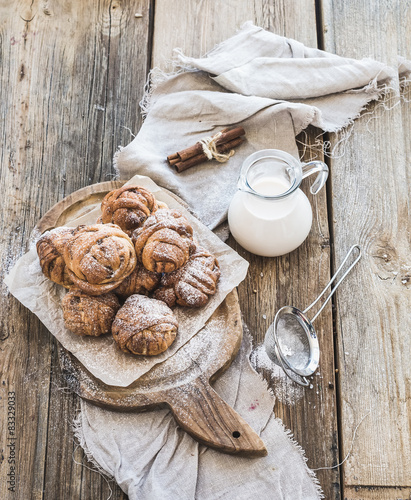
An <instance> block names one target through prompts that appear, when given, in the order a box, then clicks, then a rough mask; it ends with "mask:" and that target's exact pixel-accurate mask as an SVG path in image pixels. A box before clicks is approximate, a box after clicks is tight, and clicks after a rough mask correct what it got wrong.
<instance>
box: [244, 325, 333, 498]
mask: <svg viewBox="0 0 411 500" xmlns="http://www.w3.org/2000/svg"><path fill="white" fill-rule="evenodd" d="M243 335H244V336H245V337H246V339H247V342H248V343H249V346H250V347H249V349H248V352H247V356H246V357H247V362H248V364H249V366H250V368H251V369H252V370H253V372H254V373H255V374H256V375H257V376H258V378H259V379H260V381H261V382H263V385H264V386H265V389H266V391H267V392H268V393H269V394H270V396H271V397H272V400H273V407H274V404H275V400H276V396H275V394H274V392H273V390H272V389H271V387H270V386H269V385H268V382H267V380H266V379H265V378H264V377H263V376H262V375H261V373H259V372H257V371H256V370H255V368H254V367H253V365H252V363H251V361H250V355H251V352H252V349H253V337H252V335H251V333H250V331H249V329H248V327H247V325H246V324H245V323H244V321H243ZM271 418H274V419H275V420H276V421H277V422H278V423H279V424H280V425H281V428H282V430H283V431H284V432H285V434H286V436H287V438H288V439H289V440H290V441H291V443H292V445H293V446H294V447H295V448H296V450H297V451H298V453H299V455H300V456H301V458H302V460H303V464H304V467H305V470H306V472H307V473H308V476H309V478H310V479H311V480H312V481H313V483H314V486H315V490H316V493H317V495H318V498H320V499H324V498H325V496H324V493H323V490H322V487H321V484H320V481H319V480H318V478H317V475H316V473H315V472H314V471H313V470H311V469H310V468H309V467H308V465H307V462H308V458H307V457H306V455H305V450H304V449H303V448H302V446H301V445H300V444H299V443H298V442H297V441H296V440H295V439H294V435H293V433H292V431H291V430H290V429H287V428H286V427H285V425H284V423H283V421H282V420H281V419H280V418H277V417H276V416H275V414H274V409H273V413H272V414H271V416H270V418H269V419H268V421H267V423H266V426H267V425H268V422H269V421H270V420H271ZM264 429H265V427H264V428H263V429H262V430H261V433H262V432H263V431H264Z"/></svg>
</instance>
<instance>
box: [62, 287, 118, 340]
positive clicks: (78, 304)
mask: <svg viewBox="0 0 411 500" xmlns="http://www.w3.org/2000/svg"><path fill="white" fill-rule="evenodd" d="M61 306H62V308H63V317H64V323H65V325H66V328H68V329H69V330H70V331H72V332H73V333H75V334H76V335H81V336H84V335H90V336H92V337H98V336H99V335H103V334H104V333H108V332H110V331H111V325H112V323H113V321H114V317H115V315H116V313H117V311H118V310H119V309H120V303H119V301H118V299H117V297H116V296H115V295H114V293H106V294H105V295H99V296H98V297H93V296H90V295H87V294H85V293H84V292H82V291H81V290H77V289H71V290H70V291H69V292H68V293H67V294H66V295H65V296H64V297H63V300H62V301H61Z"/></svg>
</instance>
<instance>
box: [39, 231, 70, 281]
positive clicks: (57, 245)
mask: <svg viewBox="0 0 411 500" xmlns="http://www.w3.org/2000/svg"><path fill="white" fill-rule="evenodd" d="M72 234H73V230H72V229H70V228H68V227H59V228H56V229H53V230H52V231H48V232H47V233H45V234H44V235H43V236H42V237H41V238H40V239H39V240H38V241H37V245H36V249H37V255H38V256H39V259H40V266H41V269H42V271H43V273H44V275H45V276H47V278H49V279H50V280H51V281H54V283H58V284H59V285H63V286H64V287H66V288H70V286H71V285H72V284H73V282H72V281H71V279H70V276H69V274H68V272H67V266H66V263H65V262H64V258H63V255H62V254H63V249H64V245H65V244H66V242H67V241H68V240H69V239H70V238H71V237H72Z"/></svg>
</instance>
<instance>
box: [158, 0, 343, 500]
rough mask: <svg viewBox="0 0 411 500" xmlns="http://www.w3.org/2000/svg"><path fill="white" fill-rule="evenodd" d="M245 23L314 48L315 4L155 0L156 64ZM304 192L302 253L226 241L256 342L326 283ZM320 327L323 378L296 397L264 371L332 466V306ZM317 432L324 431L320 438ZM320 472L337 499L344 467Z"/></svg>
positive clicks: (315, 455)
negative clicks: (240, 271)
mask: <svg viewBox="0 0 411 500" xmlns="http://www.w3.org/2000/svg"><path fill="white" fill-rule="evenodd" d="M248 20H251V21H253V22H254V23H255V24H257V25H259V26H262V27H264V28H266V29H269V30H271V31H273V32H275V33H277V34H279V35H284V36H288V37H294V38H296V39H297V40H299V41H301V42H303V43H305V44H307V45H308V46H312V47H315V46H316V45H317V30H316V15H315V2H314V1H310V0H307V1H305V0H300V1H298V2H286V1H276V2H272V1H242V2H237V1H235V0H229V1H227V2H213V1H201V2H188V1H186V0H179V1H176V2H173V8H172V9H170V4H169V2H167V1H166V0H156V10H155V23H154V38H153V59H152V63H153V66H160V67H161V68H165V69H167V68H170V67H171V65H170V64H169V62H168V61H169V60H170V59H171V58H172V56H173V52H172V49H173V48H174V47H180V48H182V50H183V51H184V52H185V53H186V54H190V55H192V56H197V57H199V56H201V55H204V54H205V53H206V52H207V51H209V50H211V49H212V48H213V47H214V45H215V44H217V43H219V42H221V41H223V40H225V39H226V38H228V37H229V36H231V35H233V34H234V33H235V31H236V30H237V29H238V28H239V27H240V26H241V25H242V24H243V23H244V22H246V21H248ZM175 26H179V29H175ZM318 135H319V131H318V130H311V131H309V132H308V135H307V134H302V135H301V137H300V138H299V139H300V140H301V141H302V142H304V143H307V144H308V145H309V146H310V145H313V144H314V142H315V139H316V138H317V136H318ZM267 147H268V145H267ZM302 149H304V147H302ZM315 155H318V158H316V159H321V158H322V156H321V153H320V152H319V151H316V152H315V151H314V150H311V149H310V148H308V149H307V151H306V155H305V158H306V159H307V160H308V159H313V158H314V156H315ZM303 190H304V192H305V193H306V194H307V195H308V197H309V199H310V201H311V202H312V204H313V208H314V224H313V228H312V231H311V234H310V236H309V238H308V240H307V241H306V242H305V243H304V245H303V246H302V247H300V248H299V249H298V250H296V251H295V252H293V253H291V254H290V255H288V256H285V257H280V258H276V259H267V258H261V257H256V256H254V255H252V254H250V253H248V252H245V251H244V250H243V249H242V248H241V247H239V246H238V245H237V244H236V242H235V241H234V240H233V239H230V240H229V244H230V245H232V246H233V247H234V248H235V249H236V250H237V251H238V252H239V253H240V255H241V256H243V257H244V258H246V259H247V260H248V261H249V262H250V268H249V272H248V275H247V277H246V279H245V281H244V282H243V283H242V284H241V285H240V287H239V289H238V292H239V298H240V305H241V309H242V311H243V315H244V321H245V323H246V324H247V325H248V327H249V329H250V332H251V334H252V335H253V337H254V345H255V347H258V346H259V345H261V343H262V341H263V337H264V334H265V332H266V330H267V328H268V326H269V324H270V323H271V321H273V319H274V316H275V312H276V311H277V310H278V309H279V308H280V307H281V306H283V305H286V304H292V305H295V306H297V307H299V306H301V307H304V305H308V304H309V303H311V302H312V301H313V300H314V298H315V297H316V296H317V295H318V293H319V292H320V291H321V290H322V288H323V287H324V286H325V284H326V283H327V281H328V280H329V271H330V240H329V232H328V219H327V197H326V193H325V190H324V191H323V192H320V193H319V195H317V197H316V198H314V197H313V196H312V195H311V194H310V193H309V189H308V182H307V183H304V184H303ZM253 291H254V292H255V293H254V292H253ZM316 328H317V331H318V335H319V339H320V347H321V361H320V370H319V375H318V376H314V377H313V380H312V381H311V382H312V388H311V389H307V390H306V391H305V392H303V391H302V392H298V394H299V397H298V398H296V397H295V392H296V391H295V388H294V386H293V383H292V382H289V381H288V380H286V379H284V378H283V377H280V378H278V377H277V376H273V374H272V373H271V371H269V370H263V369H261V371H262V373H263V375H264V377H265V378H266V379H267V381H268V382H269V384H270V386H271V387H272V389H273V391H274V393H277V395H279V394H281V395H282V396H284V397H283V398H281V399H280V398H279V397H277V401H276V405H275V414H276V416H278V417H279V418H281V419H282V421H283V422H284V424H285V426H286V427H287V428H290V429H291V430H292V432H293V434H294V438H295V439H296V440H297V442H298V443H299V444H300V445H301V446H302V447H303V448H304V450H305V452H306V456H307V457H308V465H309V466H310V467H313V468H316V467H322V466H332V465H334V464H336V463H338V461H339V455H338V429H337V407H336V397H335V390H334V387H335V383H334V350H333V324H332V313H331V307H327V308H326V309H325V310H324V311H323V313H322V315H321V317H320V318H319V319H318V321H316ZM274 373H275V374H277V372H274ZM318 436H321V439H320V440H319V439H318ZM317 474H318V478H319V480H320V483H321V486H322V488H323V490H324V494H325V496H326V498H327V499H333V498H340V486H339V471H338V470H337V469H331V470H321V471H318V473H317Z"/></svg>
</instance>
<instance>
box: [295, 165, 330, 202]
mask: <svg viewBox="0 0 411 500" xmlns="http://www.w3.org/2000/svg"><path fill="white" fill-rule="evenodd" d="M301 167H302V171H303V179H305V178H306V177H308V176H309V175H311V174H315V173H318V175H317V177H316V178H315V181H314V182H313V184H312V186H311V187H310V191H311V193H312V194H317V193H318V191H320V189H321V188H322V187H323V186H324V184H325V182H326V180H327V179H328V166H327V165H326V164H325V163H324V162H323V161H317V160H316V161H310V162H308V163H303V164H302V165H301Z"/></svg>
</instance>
